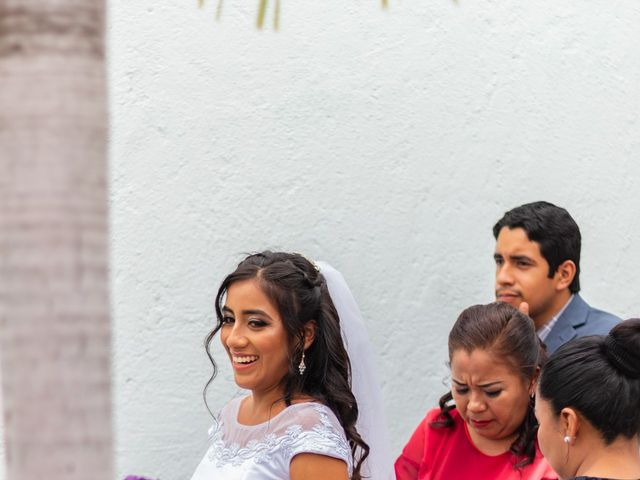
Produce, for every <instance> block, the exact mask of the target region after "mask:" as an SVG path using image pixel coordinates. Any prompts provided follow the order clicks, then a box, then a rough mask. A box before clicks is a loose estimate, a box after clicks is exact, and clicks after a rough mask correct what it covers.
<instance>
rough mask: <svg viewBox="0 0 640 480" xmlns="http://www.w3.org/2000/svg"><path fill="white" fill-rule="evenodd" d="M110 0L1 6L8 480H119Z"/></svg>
mask: <svg viewBox="0 0 640 480" xmlns="http://www.w3.org/2000/svg"><path fill="white" fill-rule="evenodd" d="M103 37H104V0H0V364H1V366H2V391H3V403H4V423H5V425H4V427H5V437H6V452H5V454H6V463H7V476H8V479H9V480H36V479H43V478H46V479H49V480H62V479H64V480H72V479H74V480H75V479H78V480H79V479H87V478H91V479H101V480H102V479H104V480H107V479H108V480H112V479H113V472H112V450H111V441H112V433H111V397H110V324H109V299H108V285H109V283H108V232H107V223H108V222H107V218H108V209H107V189H106V178H107V176H106V172H107V166H106V132H107V112H106V86H105V66H104V38H103Z"/></svg>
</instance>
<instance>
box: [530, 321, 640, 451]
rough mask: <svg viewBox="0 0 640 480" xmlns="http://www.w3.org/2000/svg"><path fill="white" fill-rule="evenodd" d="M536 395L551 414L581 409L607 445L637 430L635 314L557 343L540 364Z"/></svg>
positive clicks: (639, 338)
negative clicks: (602, 330) (604, 329)
mask: <svg viewBox="0 0 640 480" xmlns="http://www.w3.org/2000/svg"><path fill="white" fill-rule="evenodd" d="M538 386H539V392H540V396H541V397H542V398H544V399H545V400H548V401H549V402H550V404H551V407H552V410H553V412H554V414H555V415H556V416H557V415H560V412H561V411H562V409H563V408H565V407H571V408H573V409H575V410H577V411H578V412H580V413H581V414H582V415H584V417H585V418H586V419H587V420H588V421H589V422H590V423H591V424H592V425H593V426H594V427H595V428H596V429H597V430H598V431H599V432H600V434H601V435H602V438H603V440H604V442H605V444H606V445H610V444H611V443H612V442H613V441H614V440H615V439H616V438H618V437H619V436H622V437H625V438H628V439H631V438H633V437H634V436H635V435H638V434H639V433H640V318H632V319H629V320H625V321H624V322H620V323H619V324H618V325H616V326H615V327H613V329H612V330H611V332H610V333H609V335H607V336H600V335H594V336H589V337H582V338H577V339H575V340H572V341H571V342H568V343H566V344H564V345H562V346H561V347H560V348H558V350H556V351H555V352H554V354H553V355H552V356H551V358H550V359H549V362H548V363H547V364H546V365H545V367H544V368H543V369H542V373H541V374H540V381H539V383H538Z"/></svg>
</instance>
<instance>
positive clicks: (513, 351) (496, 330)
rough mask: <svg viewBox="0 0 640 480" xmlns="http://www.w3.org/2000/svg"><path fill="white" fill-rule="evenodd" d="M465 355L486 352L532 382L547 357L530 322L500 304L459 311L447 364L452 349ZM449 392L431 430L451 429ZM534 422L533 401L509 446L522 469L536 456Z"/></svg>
mask: <svg viewBox="0 0 640 480" xmlns="http://www.w3.org/2000/svg"><path fill="white" fill-rule="evenodd" d="M460 349H463V350H464V351H466V352H467V353H471V352H472V351H473V350H476V349H481V350H486V351H490V352H491V353H492V354H494V355H495V356H496V357H497V358H501V359H502V360H503V361H504V362H505V363H506V364H507V365H509V366H510V367H511V368H513V370H514V371H516V372H518V373H519V374H520V375H521V376H522V378H523V380H525V381H527V382H528V381H531V380H533V379H534V378H535V377H536V375H537V374H538V372H539V371H540V370H539V369H540V368H541V367H542V365H544V362H545V360H546V358H547V354H546V350H545V347H544V345H543V344H542V343H541V342H540V340H539V339H538V336H537V335H536V331H535V327H534V324H533V320H531V319H530V318H529V317H528V316H526V315H525V314H523V313H521V312H519V311H518V310H517V309H515V308H514V307H512V306H510V305H508V304H506V303H501V302H496V303H490V304H488V305H474V306H472V307H469V308H467V309H465V310H463V311H462V313H461V314H460V316H459V317H458V320H456V323H455V324H454V325H453V328H452V329H451V332H450V333H449V363H451V358H452V357H453V353H454V352H455V351H456V350H460ZM452 400H453V395H452V394H451V391H449V392H447V393H446V394H444V395H443V396H442V397H441V398H440V402H439V405H440V410H441V411H440V414H439V416H438V418H437V420H435V421H434V422H431V426H432V427H448V428H450V427H452V426H453V424H454V423H453V417H451V414H450V413H449V412H450V411H451V410H452V409H454V408H455V405H454V404H453V403H451V402H452ZM537 430H538V422H537V421H536V417H535V415H534V401H533V399H531V400H530V401H529V404H528V405H527V413H526V415H525V418H524V421H523V422H522V425H520V428H519V429H518V437H517V438H516V439H515V441H514V442H513V443H512V444H511V448H510V451H511V453H513V454H514V455H515V460H516V461H515V463H514V466H515V467H516V468H522V467H524V466H526V465H529V464H530V463H532V462H533V460H534V458H535V455H536V433H537Z"/></svg>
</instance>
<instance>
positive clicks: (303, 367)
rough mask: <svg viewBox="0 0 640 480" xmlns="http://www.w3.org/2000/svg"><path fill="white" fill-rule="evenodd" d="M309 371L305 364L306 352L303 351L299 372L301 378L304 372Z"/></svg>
mask: <svg viewBox="0 0 640 480" xmlns="http://www.w3.org/2000/svg"><path fill="white" fill-rule="evenodd" d="M306 369H307V366H306V365H305V364H304V350H303V351H302V358H301V359H300V364H299V365H298V371H299V372H300V376H302V375H303V374H304V371H305V370H306Z"/></svg>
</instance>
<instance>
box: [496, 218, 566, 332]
mask: <svg viewBox="0 0 640 480" xmlns="http://www.w3.org/2000/svg"><path fill="white" fill-rule="evenodd" d="M493 257H494V259H495V262H496V300H497V301H499V302H506V303H508V304H510V305H513V306H514V307H516V308H518V307H519V306H520V304H521V303H522V302H527V303H528V304H529V315H530V316H531V318H532V319H533V320H534V322H535V324H536V328H540V327H541V326H543V325H544V324H545V323H547V322H548V321H549V320H550V319H551V317H553V315H554V314H555V313H556V312H557V311H558V310H559V309H560V308H562V305H563V301H564V299H563V298H561V289H558V279H559V277H560V275H559V274H558V272H556V273H555V274H554V276H553V277H551V278H549V276H548V274H549V264H548V263H547V261H546V260H545V259H544V257H543V256H542V254H541V253H540V245H539V244H538V242H532V241H531V240H529V237H528V236H527V233H526V232H525V231H524V229H522V228H513V229H511V228H509V227H503V228H502V230H500V233H499V234H498V239H497V240H496V250H495V253H494V255H493Z"/></svg>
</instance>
